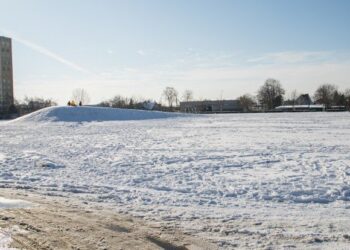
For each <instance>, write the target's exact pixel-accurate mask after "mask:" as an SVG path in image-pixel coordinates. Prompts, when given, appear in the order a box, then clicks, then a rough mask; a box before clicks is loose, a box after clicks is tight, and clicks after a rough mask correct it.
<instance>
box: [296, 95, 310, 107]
mask: <svg viewBox="0 0 350 250" xmlns="http://www.w3.org/2000/svg"><path fill="white" fill-rule="evenodd" d="M295 103H296V104H297V105H311V104H313V103H312V100H311V98H310V96H309V94H303V95H300V96H299V97H298V98H297V99H296V100H295Z"/></svg>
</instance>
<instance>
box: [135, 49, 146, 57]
mask: <svg viewBox="0 0 350 250" xmlns="http://www.w3.org/2000/svg"><path fill="white" fill-rule="evenodd" d="M137 54H139V55H140V56H145V55H146V52H145V51H144V50H142V49H139V50H138V51H137Z"/></svg>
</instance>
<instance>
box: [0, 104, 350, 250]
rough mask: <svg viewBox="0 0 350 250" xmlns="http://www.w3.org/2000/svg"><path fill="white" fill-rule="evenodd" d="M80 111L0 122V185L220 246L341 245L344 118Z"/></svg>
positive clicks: (348, 148)
mask: <svg viewBox="0 0 350 250" xmlns="http://www.w3.org/2000/svg"><path fill="white" fill-rule="evenodd" d="M79 109H80V111H81V112H79ZM87 109H88V108H86V109H84V108H75V109H74V108H56V110H55V108H54V109H49V110H44V111H41V112H38V113H36V114H34V115H31V116H27V117H24V118H21V119H19V120H16V121H12V122H2V123H0V130H1V133H0V142H1V143H0V166H1V167H0V185H1V186H2V187H16V188H25V189H28V190H30V191H33V192H40V193H44V194H47V195H64V196H68V195H69V196H75V197H77V198H79V199H83V200H85V201H87V202H100V203H101V204H105V205H106V206H111V207H113V208H115V209H117V210H119V211H122V212H128V213H131V214H133V215H137V216H141V217H144V218H145V219H147V220H152V221H154V223H159V224H161V225H166V226H173V227H176V228H181V229H182V230H184V231H186V232H189V233H192V234H195V235H200V236H203V237H206V238H208V239H211V240H212V241H214V242H216V243H217V244H218V246H220V247H222V248H225V247H227V248H232V247H233V246H238V247H240V248H244V247H246V248H269V247H272V248H273V247H274V246H278V247H284V248H294V247H302V248H307V247H310V248H313V247H315V248H317V247H319V246H322V247H323V248H334V247H336V248H342V247H344V249H345V248H346V246H348V244H350V235H349V232H350V153H349V152H350V113H348V112H347V113H345V112H344V113H277V114H232V115H231V114H226V115H203V116H200V115H197V116H194V115H191V116H187V115H179V114H167V113H152V112H147V111H138V112H139V113H136V114H135V113H132V112H135V111H130V112H131V113H132V115H128V114H127V112H129V111H125V110H123V111H120V110H117V111H113V112H122V113H120V117H122V118H121V119H119V121H118V115H115V114H109V115H107V118H106V120H108V121H104V122H101V121H103V116H104V115H101V114H98V115H95V117H97V118H91V116H93V115H91V114H92V113H94V112H96V110H92V111H91V112H90V111H88V110H87ZM72 110H73V111H72ZM71 111H72V112H73V113H72V112H71ZM62 112H63V113H62ZM106 112H111V111H106ZM80 113H81V114H82V117H83V118H82V119H80V118H79V115H80ZM62 114H63V115H62ZM72 115H73V117H74V119H73V118H69V117H71V116H72ZM67 117H68V118H67ZM111 117H112V118H111ZM129 118H130V119H129ZM149 118H152V119H149ZM163 118H165V119H163ZM59 120H64V121H75V122H60V121H59ZM111 120H114V121H111ZM52 121H56V122H52ZM77 121H80V122H77ZM84 121H90V122H84ZM96 121H100V122H96Z"/></svg>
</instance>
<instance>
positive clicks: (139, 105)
mask: <svg viewBox="0 0 350 250" xmlns="http://www.w3.org/2000/svg"><path fill="white" fill-rule="evenodd" d="M298 97H299V94H298V92H297V91H296V90H293V91H292V92H291V94H290V95H289V96H288V97H286V91H285V89H284V88H283V86H282V84H281V82H280V81H279V80H276V79H273V78H269V79H267V80H266V81H265V82H264V84H263V85H262V86H261V87H260V88H259V89H258V91H257V94H256V95H252V94H244V95H242V96H240V97H238V98H237V100H238V101H239V104H240V106H241V107H242V109H243V111H244V112H250V111H253V110H256V108H257V107H259V110H263V111H269V110H273V109H274V108H276V107H278V106H281V105H297V103H296V101H297V99H298ZM312 97H313V101H312V103H310V104H322V105H324V107H325V108H326V109H328V108H331V107H333V106H338V107H339V106H342V107H345V108H346V109H347V110H350V89H346V90H344V91H341V90H339V88H338V87H337V86H336V85H334V84H329V83H325V84H322V85H320V86H319V87H318V88H317V89H316V91H315V93H314V94H313V96H312ZM162 98H163V100H164V101H165V103H166V105H163V104H162V103H161V102H160V103H157V102H156V101H153V100H151V99H145V98H140V97H139V98H136V97H125V96H122V95H116V96H114V97H113V98H111V99H108V100H105V101H102V102H100V103H99V104H97V106H101V107H111V108H129V109H153V110H161V111H178V110H179V104H180V102H181V101H182V102H189V101H194V100H195V99H194V94H193V91H192V90H189V89H187V90H185V91H184V92H183V93H182V95H181V96H180V94H179V92H178V91H177V90H176V89H175V88H174V87H166V88H165V89H164V90H163V91H162ZM71 100H73V101H74V102H75V103H83V105H86V104H89V102H90V96H89V94H88V93H87V91H86V90H85V89H75V90H73V92H72V97H71ZM55 105H57V103H56V102H55V101H53V100H52V99H44V98H38V97H25V98H24V100H23V101H16V100H15V103H14V105H12V106H11V107H10V108H9V113H10V114H14V113H17V114H20V115H23V114H26V113H30V112H33V111H36V110H39V109H42V108H45V107H50V106H55Z"/></svg>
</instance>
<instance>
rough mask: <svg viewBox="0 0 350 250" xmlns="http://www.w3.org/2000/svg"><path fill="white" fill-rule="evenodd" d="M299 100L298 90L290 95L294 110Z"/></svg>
mask: <svg viewBox="0 0 350 250" xmlns="http://www.w3.org/2000/svg"><path fill="white" fill-rule="evenodd" d="M297 99H298V92H297V90H296V89H294V90H293V91H292V92H291V93H290V100H291V102H292V105H293V110H294V106H295V104H296V102H297Z"/></svg>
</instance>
